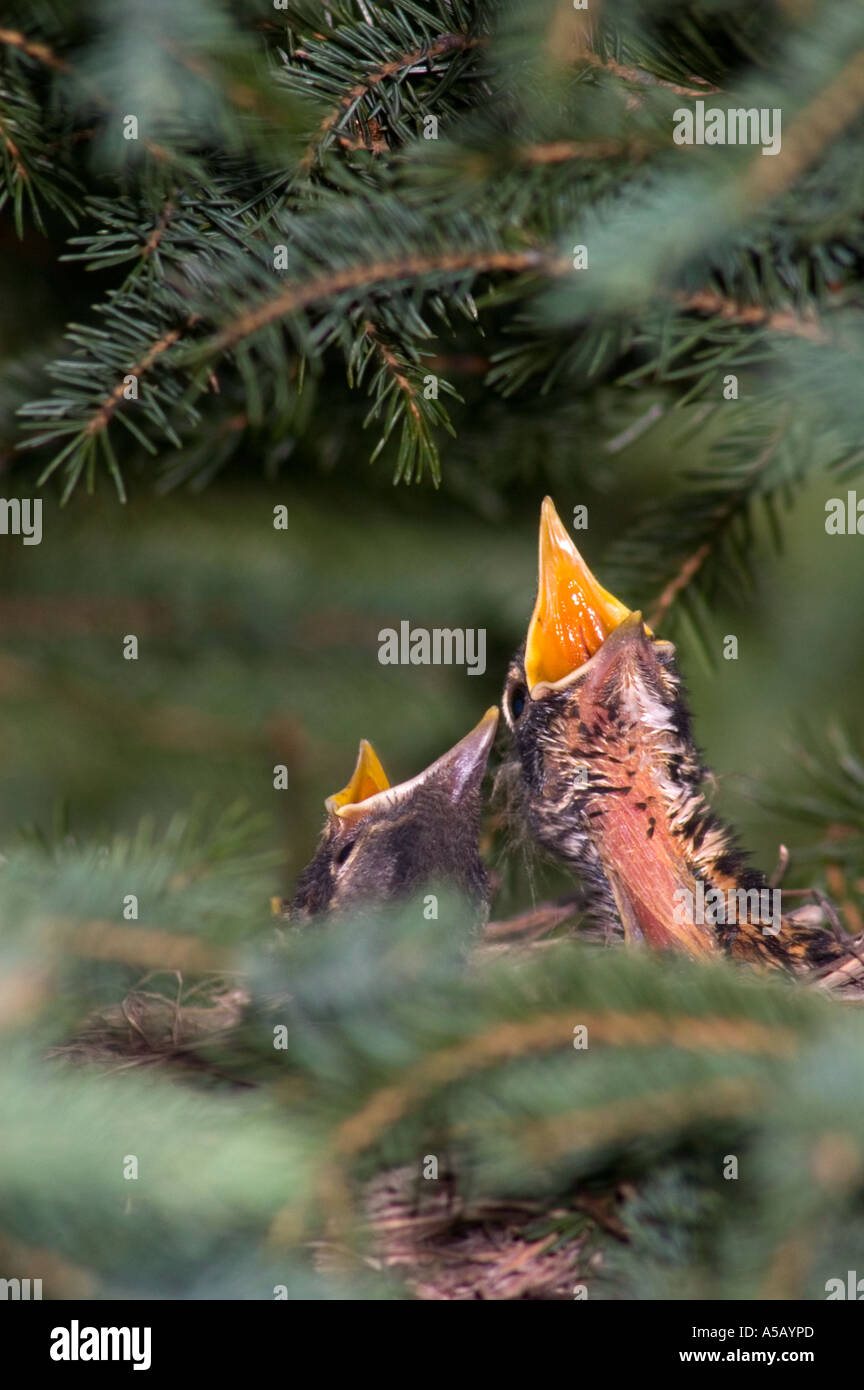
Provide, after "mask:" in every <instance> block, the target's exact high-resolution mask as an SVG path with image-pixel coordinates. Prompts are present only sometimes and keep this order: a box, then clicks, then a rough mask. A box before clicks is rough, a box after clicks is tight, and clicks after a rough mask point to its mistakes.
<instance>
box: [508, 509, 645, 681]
mask: <svg viewBox="0 0 864 1390" xmlns="http://www.w3.org/2000/svg"><path fill="white" fill-rule="evenodd" d="M629 612H630V609H629V608H625V606H624V604H623V603H619V601H618V599H617V598H615V597H614V596H613V595H612V594H610V593H607V591H606V590H605V589H603V588H601V586H600V585H599V584H598V583H597V580H596V579H595V578H594V576H593V574H592V573H591V571H590V570H589V568H588V566H587V565H586V563H585V561H584V560H583V559H582V556H581V555H580V554H579V551H578V550H577V549H576V547H575V545H574V544H573V542H572V541H571V539H570V537H569V535H568V534H567V532H566V530H565V529H564V524H563V522H562V520H561V518H560V516H559V515H558V513H557V512H556V510H555V504H554V503H553V501H552V499H551V497H544V499H543V507H542V510H541V512H540V571H539V576H538V581H537V602H536V603H535V605H534V612H533V613H532V614H531V622H530V624H529V626H528V638H527V641H526V643H525V679H526V681H527V683H528V689H529V691H532V690H533V689H534V687H535V686H537V685H540V684H541V683H542V684H544V685H552V684H554V683H555V682H556V681H560V680H563V678H564V677H565V676H569V675H570V672H571V671H575V670H576V669H577V667H579V666H583V665H584V664H585V662H586V661H588V659H589V658H590V657H592V656H593V655H594V653H595V652H596V651H598V650H599V649H600V647H601V646H602V645H603V643H604V642H605V640H606V638H607V637H608V636H609V634H610V632H613V631H614V629H615V628H616V627H617V626H618V624H619V623H622V622H623V621H624V619H625V618H626V617H627V616H628V614H629Z"/></svg>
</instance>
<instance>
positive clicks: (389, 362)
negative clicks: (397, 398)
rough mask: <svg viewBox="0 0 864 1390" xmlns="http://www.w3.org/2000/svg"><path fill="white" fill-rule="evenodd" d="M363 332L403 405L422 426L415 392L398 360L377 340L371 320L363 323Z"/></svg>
mask: <svg viewBox="0 0 864 1390" xmlns="http://www.w3.org/2000/svg"><path fill="white" fill-rule="evenodd" d="M363 332H364V333H365V334H366V336H367V338H369V339H370V341H371V342H372V343H373V344H374V346H375V350H376V351H377V353H378V355H379V357H380V358H381V360H382V362H383V363H384V366H385V368H386V370H387V371H388V372H389V373H390V375H391V376H392V378H393V380H394V381H395V382H396V385H397V386H398V388H399V390H400V391H401V392H402V394H403V395H404V396H405V403H406V405H407V408H408V410H410V412H411V414H412V416H413V417H414V419H415V420H416V422H417V424H418V425H422V423H423V417H422V415H421V414H420V409H419V407H418V405H417V400H416V396H417V392H416V391H415V389H414V387H413V386H412V385H411V382H410V381H409V380H408V378H407V376H406V375H405V373H404V372H403V371H402V368H401V364H400V362H399V358H398V357H397V356H396V354H395V352H394V351H393V350H392V348H389V347H388V346H387V344H386V343H385V342H384V341H383V340H382V339H381V338H379V336H378V333H377V330H376V328H375V325H374V323H373V322H372V320H371V319H367V320H366V322H365V323H364V325H363Z"/></svg>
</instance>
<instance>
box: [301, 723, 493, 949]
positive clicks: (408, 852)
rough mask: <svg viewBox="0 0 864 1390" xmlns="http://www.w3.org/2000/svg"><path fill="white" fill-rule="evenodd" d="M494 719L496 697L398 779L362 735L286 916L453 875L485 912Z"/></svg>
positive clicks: (335, 909) (390, 895)
mask: <svg viewBox="0 0 864 1390" xmlns="http://www.w3.org/2000/svg"><path fill="white" fill-rule="evenodd" d="M497 726H498V710H497V708H496V707H495V706H494V705H493V706H492V708H491V709H488V710H487V711H486V713H485V714H484V716H483V718H482V719H481V720H480V722H479V724H477V726H476V727H475V728H473V729H472V730H471V732H470V733H468V734H466V735H465V737H464V738H463V739H461V740H460V742H459V743H457V744H456V745H455V747H453V748H451V749H450V751H449V752H448V753H445V754H444V755H443V757H441V758H439V759H438V760H437V762H434V763H432V764H431V766H430V767H427V768H426V769H425V771H424V772H421V773H419V774H418V776H416V777H413V778H411V780H410V781H408V782H401V783H400V784H399V785H398V786H395V787H391V786H390V783H389V782H388V780H387V777H386V774H385V772H384V769H383V768H382V766H381V763H380V762H379V760H378V757H377V755H376V753H375V750H374V749H373V748H372V746H371V744H369V743H367V742H366V740H365V739H363V740H362V741H361V743H360V751H359V753H358V756H357V765H356V767H355V768H354V772H353V773H352V775H351V780H350V781H349V783H348V785H347V786H346V787H343V789H342V791H340V792H337V793H336V794H335V795H334V796H331V797H328V799H327V801H326V802H325V806H326V808H327V820H326V822H325V825H324V829H323V831H322V834H321V838H320V840H319V842H318V847H317V849H316V851H315V855H314V857H313V859H312V861H311V863H309V864H308V865H307V867H306V868H305V869H304V870H303V872H302V874H301V875H300V878H299V879H298V881H297V886H296V888H295V890H294V896H293V898H292V900H291V904H290V912H289V915H290V916H291V917H292V918H293V919H294V920H295V921H300V922H302V921H307V920H309V919H310V918H313V917H319V916H322V915H324V914H341V913H345V912H350V911H352V910H353V909H355V908H357V907H358V906H362V905H364V904H368V903H370V902H389V901H392V900H394V899H399V898H403V897H407V896H410V894H411V893H413V892H417V891H419V890H420V888H422V887H424V886H425V885H427V884H435V883H437V884H442V883H446V884H448V885H452V886H453V887H455V888H457V889H459V890H460V891H461V892H462V893H464V894H465V896H466V897H467V898H468V900H469V901H470V902H471V903H473V904H474V906H475V908H476V911H477V915H478V917H482V916H484V915H485V913H486V910H487V908H488V901H489V879H488V875H487V872H486V868H485V866H484V864H483V862H482V860H481V859H480V855H479V853H478V850H477V840H478V835H479V829H480V811H481V800H480V789H481V785H482V782H483V774H484V772H485V770H486V762H487V759H488V757H489V751H490V749H491V747H492V743H493V741H494V738H495V731H496V729H497Z"/></svg>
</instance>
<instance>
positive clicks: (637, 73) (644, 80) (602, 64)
mask: <svg viewBox="0 0 864 1390" xmlns="http://www.w3.org/2000/svg"><path fill="white" fill-rule="evenodd" d="M580 61H581V62H583V63H585V64H586V65H587V66H588V67H592V68H603V69H605V71H606V72H611V73H613V74H614V75H615V77H620V78H623V80H624V81H625V82H635V83H637V84H638V85H639V86H640V87H666V88H667V89H668V90H669V91H670V92H675V93H676V94H677V95H678V96H682V97H702V96H705V95H706V94H707V95H710V94H712V93H716V92H719V91H720V88H719V87H714V86H712V85H711V83H710V82H703V80H702V78H698V77H697V78H694V79H693V80H694V81H696V82H698V83H699V84H700V85H699V86H698V87H681V86H679V85H678V83H677V82H667V81H666V80H665V79H664V78H662V77H655V76H654V74H653V72H648V71H647V69H646V68H631V67H627V66H626V65H625V64H624V63H616V62H615V60H614V58H601V57H599V56H598V54H596V53H583V54H582V55H581V58H580Z"/></svg>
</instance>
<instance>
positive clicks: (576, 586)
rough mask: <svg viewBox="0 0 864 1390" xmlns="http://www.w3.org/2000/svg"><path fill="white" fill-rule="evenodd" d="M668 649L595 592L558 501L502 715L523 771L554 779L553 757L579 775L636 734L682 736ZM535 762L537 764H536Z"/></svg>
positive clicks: (545, 512) (548, 520)
mask: <svg viewBox="0 0 864 1390" xmlns="http://www.w3.org/2000/svg"><path fill="white" fill-rule="evenodd" d="M674 656H675V649H674V647H673V646H672V643H671V642H664V641H660V640H659V639H657V638H656V637H655V636H654V635H653V633H652V632H651V631H650V629H649V628H647V627H646V626H645V624H644V622H643V621H642V615H641V613H638V612H631V611H630V609H629V608H627V607H626V606H625V605H624V604H623V603H621V601H620V600H619V599H617V598H615V597H614V595H613V594H610V593H609V592H608V591H607V590H606V589H604V588H602V586H601V585H600V584H599V583H598V581H597V580H596V579H595V578H594V575H593V574H592V573H591V571H590V569H589V568H588V566H587V564H586V563H585V561H584V560H583V558H582V556H581V555H580V553H579V551H578V550H577V548H576V546H575V545H574V544H573V541H572V540H571V539H570V536H569V535H568V533H567V531H566V530H565V528H564V525H563V523H562V521H561V518H560V517H559V516H558V513H557V512H556V510H555V506H554V504H553V502H552V500H551V498H549V497H547V498H545V500H544V502H543V507H542V511H541V516H540V554H539V574H538V585H537V599H536V602H535V604H534V611H533V613H532V615H531V621H530V623H529V625H528V634H527V637H526V640H525V645H524V647H523V648H522V650H521V651H520V652H519V653H518V654H517V656H516V657H515V658H514V660H513V661H512V663H511V665H510V670H509V673H508V678H507V684H506V687H505V691H504V700H503V709H504V716H505V718H506V720H507V723H508V725H509V727H510V729H511V731H512V732H513V734H514V737H515V739H516V743H517V746H518V748H519V750H520V754H521V755H522V756H523V763H524V764H525V765H526V771H528V772H530V773H532V774H533V776H534V777H535V778H540V779H543V778H544V777H548V775H549V773H550V772H551V771H552V767H551V766H550V764H549V757H548V756H547V757H546V758H543V757H542V756H541V755H542V754H543V751H544V748H545V749H546V752H547V755H548V753H549V752H550V749H549V748H548V739H549V737H550V735H552V736H553V741H554V750H551V751H554V753H555V754H556V757H557V760H558V761H559V762H560V760H561V758H562V757H564V758H565V759H566V762H567V763H568V764H569V765H570V766H571V769H572V768H575V767H576V765H577V764H579V763H580V759H584V758H587V759H588V761H589V762H591V761H596V759H597V756H598V744H599V743H600V742H601V741H602V743H603V744H604V745H605V746H607V747H608V749H609V751H610V752H611V753H612V755H613V756H614V755H615V753H616V751H617V752H621V751H622V749H626V748H627V747H628V746H629V744H630V742H632V739H631V737H630V734H631V732H632V729H633V727H634V726H638V732H639V735H640V736H644V734H645V733H646V732H648V731H651V730H668V729H669V728H671V727H673V726H674V727H675V728H676V729H678V730H680V728H681V722H682V720H685V719H686V711H685V709H684V708H683V705H682V703H681V700H680V696H679V684H680V682H679V679H678V675H677V672H676V670H675V665H674ZM538 757H539V758H540V761H538Z"/></svg>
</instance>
